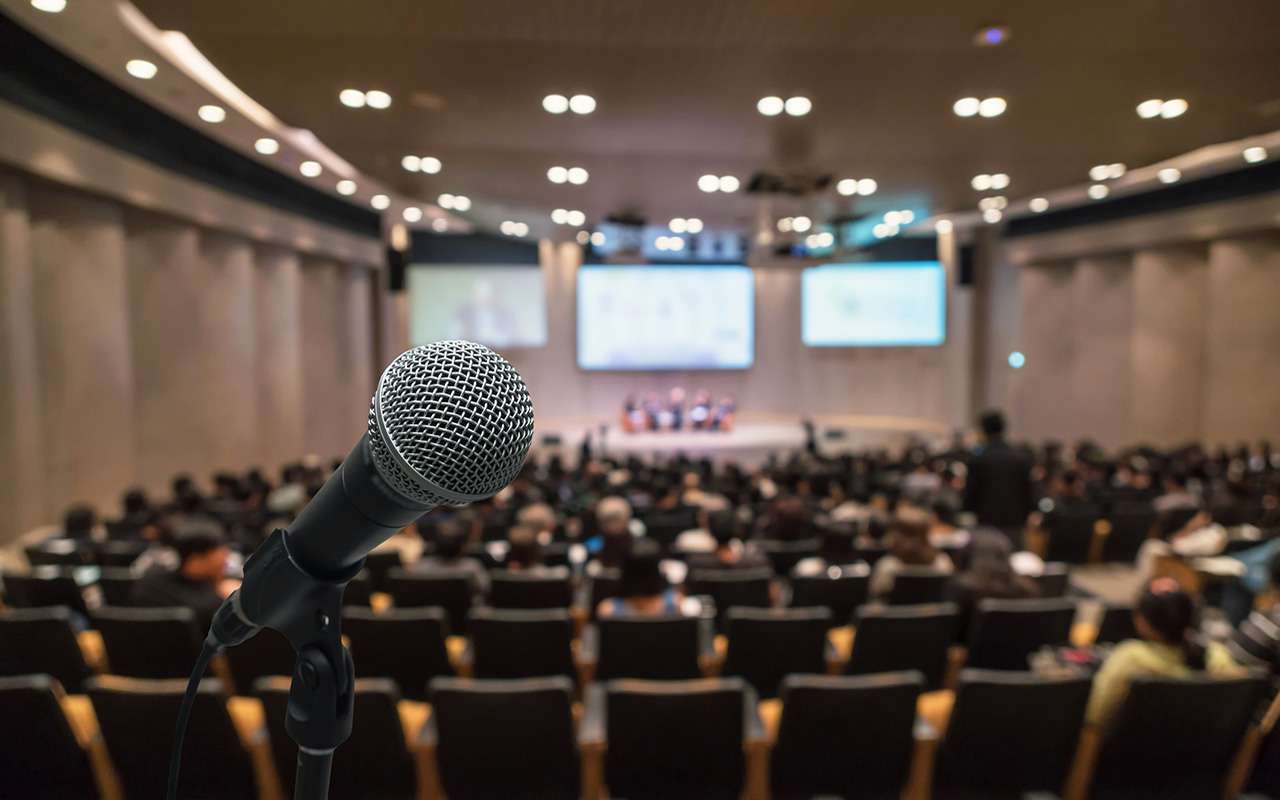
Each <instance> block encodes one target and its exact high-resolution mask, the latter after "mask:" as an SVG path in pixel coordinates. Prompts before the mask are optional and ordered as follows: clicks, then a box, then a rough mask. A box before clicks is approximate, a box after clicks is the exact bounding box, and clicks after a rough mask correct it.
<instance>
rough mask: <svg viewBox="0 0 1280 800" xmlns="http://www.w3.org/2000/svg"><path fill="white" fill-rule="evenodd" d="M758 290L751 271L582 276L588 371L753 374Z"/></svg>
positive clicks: (595, 270) (581, 352) (610, 270)
mask: <svg viewBox="0 0 1280 800" xmlns="http://www.w3.org/2000/svg"><path fill="white" fill-rule="evenodd" d="M754 316H755V291H754V280H753V277H752V274H751V270H750V269H748V268H747V267H743V266H698V267H656V266H655V267H646V266H637V267H609V266H586V267H583V268H582V269H580V270H578V366H580V367H581V368H583V369H601V370H642V369H746V368H747V367H750V366H751V362H752V359H753V356H754V352H755V347H754V344H755V343H754V338H753V337H754V331H753V325H754Z"/></svg>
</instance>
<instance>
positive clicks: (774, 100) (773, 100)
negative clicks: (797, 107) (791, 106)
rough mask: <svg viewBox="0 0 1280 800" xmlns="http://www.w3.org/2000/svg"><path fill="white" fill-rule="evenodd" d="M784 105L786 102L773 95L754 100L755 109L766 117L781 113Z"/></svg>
mask: <svg viewBox="0 0 1280 800" xmlns="http://www.w3.org/2000/svg"><path fill="white" fill-rule="evenodd" d="M785 107H786V103H785V102H784V101H783V99H782V98H781V97H777V96H775V95H769V96H768V97H761V98H760V100H759V101H757V102H756V111H759V112H760V113H761V114H764V115H765V116H766V117H776V116H778V115H779V114H781V113H782V109H783V108H785Z"/></svg>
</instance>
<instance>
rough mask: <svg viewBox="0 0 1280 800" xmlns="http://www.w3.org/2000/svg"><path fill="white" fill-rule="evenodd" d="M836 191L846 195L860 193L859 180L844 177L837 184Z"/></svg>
mask: <svg viewBox="0 0 1280 800" xmlns="http://www.w3.org/2000/svg"><path fill="white" fill-rule="evenodd" d="M836 191H837V192H839V193H840V194H842V195H844V196H845V197H850V196H852V195H855V194H857V193H858V182H857V181H856V180H855V179H853V178H844V179H842V180H841V181H840V182H839V183H837V184H836Z"/></svg>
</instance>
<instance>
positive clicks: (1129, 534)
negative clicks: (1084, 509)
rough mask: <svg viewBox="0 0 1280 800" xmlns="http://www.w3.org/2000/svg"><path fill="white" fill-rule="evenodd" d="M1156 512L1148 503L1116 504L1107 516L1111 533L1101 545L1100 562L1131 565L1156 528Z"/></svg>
mask: <svg viewBox="0 0 1280 800" xmlns="http://www.w3.org/2000/svg"><path fill="white" fill-rule="evenodd" d="M1156 519H1157V516H1156V512H1155V510H1154V509H1153V508H1152V507H1151V504H1150V503H1117V504H1116V506H1115V507H1114V508H1112V509H1111V513H1110V514H1108V515H1107V520H1108V521H1109V522H1110V523H1111V532H1110V533H1108V534H1107V538H1106V540H1105V542H1104V543H1103V545H1102V560H1103V561H1106V562H1109V563H1113V562H1120V563H1124V564H1132V563H1133V562H1134V560H1135V559H1136V558H1137V557H1138V548H1140V547H1142V543H1143V542H1145V541H1146V540H1147V539H1148V538H1149V537H1150V536H1151V533H1152V530H1153V529H1154V528H1155V526H1156Z"/></svg>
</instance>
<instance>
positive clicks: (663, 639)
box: [582, 617, 714, 681]
mask: <svg viewBox="0 0 1280 800" xmlns="http://www.w3.org/2000/svg"><path fill="white" fill-rule="evenodd" d="M710 628H711V620H710V619H708V618H699V617H608V618H605V619H601V620H599V621H597V622H596V624H595V626H594V627H592V628H588V629H587V630H586V632H585V633H584V634H583V640H582V645H583V648H582V649H583V657H584V659H585V660H587V661H591V662H594V663H595V679H596V680H598V681H610V680H614V679H616V678H641V679H645V680H687V679H691V678H697V677H699V676H700V675H701V674H702V671H701V667H700V664H701V660H702V659H704V658H708V657H709V656H710V655H711V653H713V652H714V651H713V649H712V647H711V635H712V634H711V630H710Z"/></svg>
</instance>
